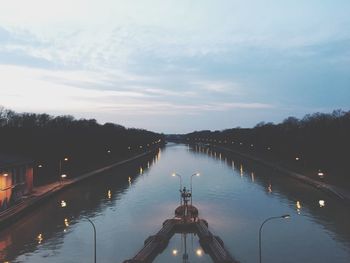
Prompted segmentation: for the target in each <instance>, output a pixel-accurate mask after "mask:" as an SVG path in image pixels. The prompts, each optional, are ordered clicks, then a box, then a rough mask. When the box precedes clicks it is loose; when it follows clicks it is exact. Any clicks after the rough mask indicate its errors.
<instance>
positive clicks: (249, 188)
mask: <svg viewBox="0 0 350 263" xmlns="http://www.w3.org/2000/svg"><path fill="white" fill-rule="evenodd" d="M220 154H221V158H222V159H224V160H226V161H225V162H222V161H221V162H220V161H219V160H218V158H217V156H219V155H220ZM160 157H161V158H160ZM148 163H149V164H150V166H148ZM223 163H225V164H226V165H223ZM140 167H142V169H143V174H142V175H141V176H140ZM146 167H147V168H146ZM148 167H149V168H148ZM196 170H200V171H203V172H204V173H205V174H206V176H203V178H201V179H200V180H198V181H196V185H195V187H196V188H195V192H194V193H195V196H194V198H193V200H194V204H195V205H196V206H197V207H198V208H199V211H200V217H201V218H205V219H206V220H207V221H208V223H209V228H210V229H211V230H212V231H213V232H214V233H215V234H217V235H219V236H220V237H221V238H222V239H223V241H224V243H225V247H226V248H228V250H229V251H230V252H231V254H232V255H233V256H235V257H236V258H237V259H238V260H240V261H241V262H242V263H243V262H256V259H257V258H258V249H257V233H258V227H259V225H260V223H261V221H262V220H263V219H265V218H267V217H269V216H272V215H279V214H291V215H292V219H291V220H288V222H286V223H284V224H280V223H278V222H274V224H271V225H266V229H265V230H266V232H265V234H264V239H265V240H264V241H265V242H264V259H265V261H266V262H270V263H280V262H283V263H289V262H290V263H291V262H317V263H328V262H339V263H347V262H348V259H349V258H350V228H349V222H350V211H349V209H348V207H345V206H343V204H342V203H339V201H338V200H337V199H333V198H332V196H330V195H328V194H327V193H324V192H321V191H319V190H317V189H314V188H312V187H310V186H307V185H305V184H303V183H300V182H298V181H295V180H293V179H289V178H286V177H285V176H283V175H280V174H279V173H278V172H276V171H275V170H272V169H268V168H266V167H263V166H261V165H258V164H256V163H254V162H250V161H247V160H245V159H243V158H240V157H238V156H234V155H232V154H228V153H226V152H224V151H219V150H217V149H216V150H215V151H214V150H213V149H209V148H206V147H200V148H199V147H197V150H196V148H195V147H191V146H188V145H169V146H168V147H166V148H165V149H164V150H162V152H159V153H156V154H155V155H153V156H150V158H146V159H143V160H138V161H136V162H134V163H133V164H128V165H125V166H123V167H120V168H118V169H115V170H111V171H109V172H106V173H104V174H101V175H100V176H97V177H96V178H94V179H89V180H88V181H86V182H85V183H82V184H79V185H76V186H74V187H72V188H70V189H67V191H65V192H63V193H62V194H60V195H58V196H56V197H54V198H52V199H51V200H48V201H47V202H45V203H44V204H43V205H42V206H41V207H40V209H37V210H35V211H33V213H31V214H29V215H27V216H26V217H25V219H23V220H21V221H19V222H18V223H16V224H15V225H13V226H11V227H9V228H8V229H6V230H5V231H3V232H1V233H0V262H6V261H10V262H26V263H34V262H35V263H36V262H50V263H59V262H68V263H70V262H72V263H73V262H91V259H92V258H93V254H92V251H91V247H92V245H93V239H92V232H91V227H90V226H89V225H87V224H86V221H84V220H83V218H84V217H88V218H91V219H93V221H94V223H95V224H96V228H97V237H98V242H97V246H98V251H99V252H98V262H99V263H107V262H122V261H123V260H125V259H127V258H132V256H133V255H134V253H135V252H136V251H138V250H139V249H140V248H141V247H142V246H143V242H144V240H145V238H146V237H148V236H149V235H150V234H152V233H155V232H156V231H157V230H158V229H159V226H160V225H161V224H162V223H163V221H164V219H165V218H171V217H172V216H173V212H174V211H173V210H174V208H175V207H176V206H177V205H178V203H179V198H178V197H179V196H178V189H179V182H178V180H173V178H172V177H170V176H169V174H171V172H172V171H179V172H180V173H181V174H184V175H190V174H191V173H192V172H193V171H196ZM146 175H147V176H146ZM241 176H242V178H241ZM129 177H130V180H129ZM189 179H190V178H189V177H186V179H185V178H184V184H187V185H186V186H188V184H189V183H190V180H189ZM131 184H132V187H130V186H131ZM269 189H270V190H269ZM62 200H63V201H64V202H65V203H66V206H65V207H61V201H62ZM320 200H323V201H324V206H322V207H320V203H319V201H320ZM66 219H67V220H66ZM140 219H142V220H140ZM40 234H41V238H42V239H41V241H40V244H38V243H39V239H38V237H39V235H40ZM192 238H193V239H194V241H193V243H192ZM187 242H188V244H189V246H188V255H189V258H190V259H191V260H190V261H191V262H211V260H210V258H208V256H207V255H206V254H205V253H204V254H202V256H201V257H199V256H198V255H197V253H196V251H197V250H198V248H200V245H199V243H198V242H197V241H196V237H195V236H191V235H189V236H188V237H187ZM174 250H176V251H177V252H176V255H174V254H173V251H174ZM183 251H184V250H183V244H182V243H181V235H174V237H173V238H172V240H171V241H170V243H169V246H168V247H167V249H166V250H165V251H164V253H163V254H162V255H160V256H159V257H158V258H156V261H155V262H168V263H171V262H179V261H180V260H181V259H182V255H183ZM295 251H298V253H295ZM203 252H204V251H203Z"/></svg>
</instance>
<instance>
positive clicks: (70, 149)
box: [0, 107, 164, 184]
mask: <svg viewBox="0 0 350 263" xmlns="http://www.w3.org/2000/svg"><path fill="white" fill-rule="evenodd" d="M162 143H164V140H163V136H162V135H161V134H157V133H154V132H150V131H146V130H142V129H127V128H125V127H123V126H121V125H117V124H113V123H105V124H104V125H100V124H98V123H97V122H96V120H95V119H89V120H87V119H79V120H77V119H75V118H74V117H72V116H56V117H55V116H50V115H48V114H34V113H16V112H14V111H12V110H8V109H5V108H3V107H0V145H1V149H0V151H1V152H5V153H6V152H7V153H15V154H21V155H25V156H28V157H31V158H33V160H35V169H36V171H35V172H36V175H37V176H35V179H36V182H35V183H36V184H41V183H46V182H47V181H52V180H57V177H58V172H59V169H60V168H59V166H61V171H62V172H63V173H67V174H68V173H69V174H70V175H77V174H79V173H81V172H85V171H87V170H90V169H91V168H94V167H98V166H101V165H104V164H108V163H111V162H113V161H116V160H120V159H123V158H127V157H129V156H132V155H135V154H138V153H141V152H144V151H146V150H150V149H152V148H155V147H158V146H159V145H160V144H162ZM66 157H67V158H68V160H66V161H65V160H64V158H66ZM60 163H61V164H60Z"/></svg>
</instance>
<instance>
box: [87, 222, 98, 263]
mask: <svg viewBox="0 0 350 263" xmlns="http://www.w3.org/2000/svg"><path fill="white" fill-rule="evenodd" d="M85 219H86V220H87V221H89V222H90V224H91V225H92V228H93V229H94V263H96V227H95V224H94V223H93V222H92V221H91V220H90V219H89V218H87V217H85Z"/></svg>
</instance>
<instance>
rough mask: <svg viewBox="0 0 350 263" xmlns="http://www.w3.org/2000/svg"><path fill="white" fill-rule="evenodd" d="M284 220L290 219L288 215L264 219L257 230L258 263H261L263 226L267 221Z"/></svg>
mask: <svg viewBox="0 0 350 263" xmlns="http://www.w3.org/2000/svg"><path fill="white" fill-rule="evenodd" d="M286 218H290V215H282V216H273V217H269V218H267V219H265V221H264V222H263V223H262V224H261V226H260V228H259V262H260V263H261V230H262V227H263V226H264V224H265V223H266V222H267V221H270V220H273V219H286Z"/></svg>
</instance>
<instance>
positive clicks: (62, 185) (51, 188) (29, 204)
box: [0, 150, 156, 231]
mask: <svg viewBox="0 0 350 263" xmlns="http://www.w3.org/2000/svg"><path fill="white" fill-rule="evenodd" d="M155 151H156V150H150V151H147V152H144V153H141V154H138V155H135V156H133V157H130V158H128V159H125V160H122V161H118V162H115V163H113V164H110V165H107V166H104V167H102V168H99V169H96V170H93V171H90V172H87V173H84V174H82V175H80V176H78V177H75V178H73V179H66V180H64V182H54V183H51V184H47V185H44V186H40V187H36V188H34V190H33V192H32V193H31V194H30V195H27V196H25V197H24V198H23V200H22V201H21V202H20V203H18V204H17V205H14V206H11V207H9V208H8V209H6V210H5V211H2V212H1V213H0V231H1V230H3V229H4V228H6V227H7V226H9V225H10V224H13V223H15V222H16V221H17V220H18V219H20V218H21V217H23V216H24V215H25V214H26V213H28V212H31V211H33V210H34V209H35V208H36V207H37V206H38V205H40V204H41V203H43V202H44V201H46V200H47V199H49V198H51V197H53V196H55V195H56V194H58V193H60V192H62V191H63V190H64V189H67V188H68V187H71V186H73V185H75V184H77V183H79V182H81V181H84V180H86V179H88V178H91V177H93V176H95V175H97V174H100V173H102V172H105V171H107V170H110V169H112V168H115V167H118V166H121V165H123V164H126V163H129V162H131V161H134V160H137V159H139V158H142V157H145V156H147V155H149V154H151V153H154V152H155Z"/></svg>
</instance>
